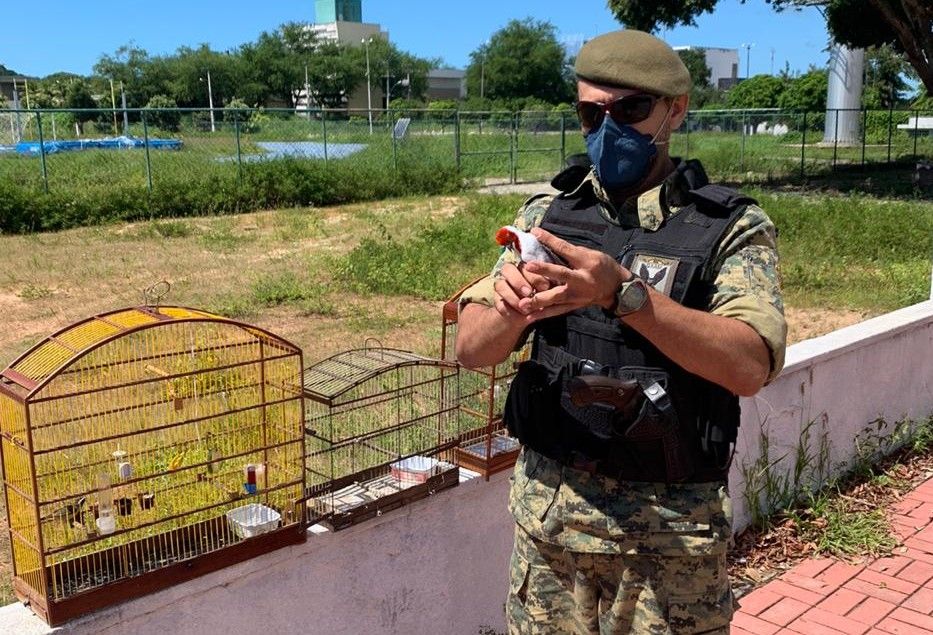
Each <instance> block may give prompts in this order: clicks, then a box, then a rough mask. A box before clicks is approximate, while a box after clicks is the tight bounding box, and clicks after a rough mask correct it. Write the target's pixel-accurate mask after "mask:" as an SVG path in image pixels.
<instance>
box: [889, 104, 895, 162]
mask: <svg viewBox="0 0 933 635" xmlns="http://www.w3.org/2000/svg"><path fill="white" fill-rule="evenodd" d="M893 124H894V100H893V99H892V100H891V105H890V106H888V163H890V162H891V126H892V125H893Z"/></svg>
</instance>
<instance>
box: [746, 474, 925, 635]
mask: <svg viewBox="0 0 933 635" xmlns="http://www.w3.org/2000/svg"><path fill="white" fill-rule="evenodd" d="M890 518H891V521H892V526H893V528H894V531H895V533H896V534H897V535H898V536H899V538H900V540H901V541H902V545H901V546H900V547H899V548H897V549H895V551H894V554H893V555H891V556H888V557H885V558H879V559H877V560H873V561H867V562H864V563H861V564H847V563H845V562H838V561H836V560H831V559H828V558H816V559H810V560H805V561H804V562H801V563H800V564H798V565H797V566H795V567H794V568H793V569H790V570H789V571H787V572H785V573H784V574H783V575H781V576H780V577H779V578H777V579H776V580H772V581H771V582H769V583H768V584H765V585H764V586H762V587H759V588H758V589H755V590H754V591H752V592H751V593H749V594H748V595H746V596H745V597H743V598H742V599H741V600H740V603H741V605H742V606H741V608H740V609H739V611H738V612H737V613H736V614H735V616H734V617H733V619H732V635H801V634H803V635H824V634H825V635H839V634H846V635H863V634H864V635H892V634H895V635H920V634H923V633H926V634H930V633H933V479H929V480H927V481H926V482H924V483H922V484H921V485H920V486H919V487H917V488H916V489H915V490H914V491H912V492H911V493H910V494H908V495H906V496H905V497H904V498H903V499H902V500H900V501H899V502H898V503H897V504H895V505H893V506H892V507H891V509H890Z"/></svg>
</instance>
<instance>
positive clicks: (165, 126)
mask: <svg viewBox="0 0 933 635" xmlns="http://www.w3.org/2000/svg"><path fill="white" fill-rule="evenodd" d="M146 110H147V111H151V112H147V113H146V122H147V123H148V125H150V126H155V127H156V128H161V129H162V130H165V131H167V132H178V128H179V126H180V125H181V112H180V111H179V110H178V104H176V103H175V100H174V99H172V98H171V97H168V96H166V95H153V96H152V99H150V100H149V103H148V104H146Z"/></svg>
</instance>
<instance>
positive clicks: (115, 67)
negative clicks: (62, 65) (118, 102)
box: [94, 42, 165, 108]
mask: <svg viewBox="0 0 933 635" xmlns="http://www.w3.org/2000/svg"><path fill="white" fill-rule="evenodd" d="M150 62H151V60H150V58H149V53H147V52H146V50H145V49H142V48H140V47H138V46H136V45H134V44H133V43H132V42H130V43H129V44H124V45H123V46H121V47H120V48H118V49H117V50H116V51H115V52H114V54H113V55H101V56H100V59H99V60H97V63H96V64H95V65H94V72H95V73H96V74H97V75H100V76H101V77H104V78H106V79H108V80H112V81H113V83H114V84H115V85H116V86H117V89H118V90H119V87H120V84H121V83H122V84H123V88H124V90H125V91H126V100H127V106H129V107H131V108H140V107H142V106H144V105H145V104H146V103H147V102H148V101H149V99H150V98H151V97H152V95H151V94H146V93H147V92H148V91H145V90H143V83H144V81H145V78H146V77H147V76H148V74H147V72H146V71H147V66H149V64H150ZM161 92H165V91H161ZM152 94H155V93H152Z"/></svg>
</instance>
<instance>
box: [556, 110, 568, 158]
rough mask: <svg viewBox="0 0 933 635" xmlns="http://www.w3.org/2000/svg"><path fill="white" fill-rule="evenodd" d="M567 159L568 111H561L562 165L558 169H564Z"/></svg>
mask: <svg viewBox="0 0 933 635" xmlns="http://www.w3.org/2000/svg"><path fill="white" fill-rule="evenodd" d="M565 161H567V113H565V112H564V111H561V113H560V165H559V166H557V171H558V172H560V171H561V170H563V169H564V162H565Z"/></svg>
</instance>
